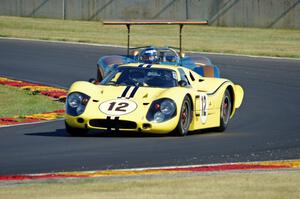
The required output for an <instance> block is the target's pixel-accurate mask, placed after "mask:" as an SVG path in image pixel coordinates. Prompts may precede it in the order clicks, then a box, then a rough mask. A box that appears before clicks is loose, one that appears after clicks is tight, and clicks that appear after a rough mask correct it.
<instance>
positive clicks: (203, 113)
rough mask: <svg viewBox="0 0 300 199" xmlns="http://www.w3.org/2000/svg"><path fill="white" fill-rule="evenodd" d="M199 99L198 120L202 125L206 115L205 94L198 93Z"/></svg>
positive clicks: (206, 101) (206, 99)
mask: <svg viewBox="0 0 300 199" xmlns="http://www.w3.org/2000/svg"><path fill="white" fill-rule="evenodd" d="M199 94H200V95H199V97H200V120H201V122H202V124H204V123H205V122H206V119H207V115H208V97H207V94H206V93H199Z"/></svg>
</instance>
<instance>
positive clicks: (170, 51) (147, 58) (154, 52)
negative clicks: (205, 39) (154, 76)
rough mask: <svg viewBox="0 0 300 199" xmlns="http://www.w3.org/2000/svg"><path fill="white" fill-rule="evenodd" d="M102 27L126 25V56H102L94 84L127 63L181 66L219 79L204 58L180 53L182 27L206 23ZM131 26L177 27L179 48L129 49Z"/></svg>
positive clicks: (217, 70)
mask: <svg viewBox="0 0 300 199" xmlns="http://www.w3.org/2000/svg"><path fill="white" fill-rule="evenodd" d="M103 24H104V25H126V27H127V29H128V44H127V55H110V56H103V57H101V58H100V59H99V60H98V62H97V78H96V83H97V82H101V81H102V80H103V79H104V77H106V76H107V75H108V74H110V73H111V72H113V71H114V70H116V69H117V67H118V66H119V65H123V64H128V63H140V64H141V67H142V66H143V65H145V66H143V67H147V66H146V65H147V64H150V65H151V64H165V65H174V66H182V67H186V68H189V69H191V70H193V71H194V72H196V73H198V74H200V75H201V76H203V77H215V78H219V77H220V72H219V68H218V67H217V66H215V65H214V64H212V62H211V61H210V60H209V59H208V58H207V57H204V56H200V55H190V56H186V55H185V54H184V53H183V52H182V47H181V43H182V42H181V39H182V36H181V32H182V28H183V25H207V22H178V21H175V22H170V21H125V22H124V21H122V22H111V21H110V22H103ZM131 25H179V26H180V37H179V39H180V42H179V44H180V47H179V49H177V48H174V47H155V46H144V47H137V48H130V45H129V43H130V26H131Z"/></svg>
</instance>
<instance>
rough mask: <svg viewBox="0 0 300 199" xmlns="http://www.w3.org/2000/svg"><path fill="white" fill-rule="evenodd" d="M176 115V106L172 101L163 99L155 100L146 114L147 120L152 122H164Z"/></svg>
mask: <svg viewBox="0 0 300 199" xmlns="http://www.w3.org/2000/svg"><path fill="white" fill-rule="evenodd" d="M175 115H176V104H175V102H174V101H173V100H171V99H168V98H163V99H159V100H155V101H154V102H153V103H152V104H151V106H150V108H149V110H148V113H147V120H148V121H153V122H157V123H160V122H165V121H167V120H169V119H171V118H173V117H174V116H175Z"/></svg>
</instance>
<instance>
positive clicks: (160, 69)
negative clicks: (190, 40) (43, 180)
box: [65, 21, 244, 136]
mask: <svg viewBox="0 0 300 199" xmlns="http://www.w3.org/2000/svg"><path fill="white" fill-rule="evenodd" d="M104 24H106V25H126V27H127V29H128V44H127V55H126V56H119V55H114V56H104V57H102V58H101V59H99V61H98V63H97V79H96V80H91V81H90V82H84V81H79V82H75V83H74V84H73V85H72V86H71V88H70V90H69V93H68V96H67V100H66V116H65V124H66V130H67V132H68V133H70V134H71V135H74V136H81V135H85V134H87V132H88V130H89V129H99V130H105V131H131V132H145V133H156V134H167V133H171V132H174V133H176V134H177V135H181V136H184V135H186V134H187V133H188V132H189V131H197V130H200V129H207V128H215V129H216V130H218V131H224V130H225V129H226V127H227V125H228V122H229V119H230V118H231V117H233V115H234V113H235V111H236V109H237V108H239V107H240V105H241V103H242V100H243V96H244V91H243V89H242V87H241V86H239V85H235V84H233V83H232V82H231V81H230V80H227V79H222V78H219V77H220V75H219V69H218V67H217V66H215V65H213V64H212V63H211V62H210V60H209V59H207V58H205V57H201V56H196V57H195V56H194V57H189V56H184V53H183V52H182V48H181V43H182V42H181V38H182V37H181V31H182V28H183V25H206V24H207V22H178V21H174V22H171V21H125V22H124V21H121V22H118V21H117V22H116V21H114V22H104ZM131 25H179V27H180V29H179V31H180V32H179V33H180V34H179V39H180V42H179V44H180V46H179V53H178V52H176V50H174V49H172V48H169V47H164V48H156V47H152V46H150V47H142V48H138V49H140V50H139V51H134V52H133V55H130V53H129V52H130V48H129V47H130V45H129V41H130V39H129V38H130V37H129V36H130V26H131ZM135 49H137V48H135Z"/></svg>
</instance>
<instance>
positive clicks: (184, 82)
mask: <svg viewBox="0 0 300 199" xmlns="http://www.w3.org/2000/svg"><path fill="white" fill-rule="evenodd" d="M178 85H179V86H180V87H186V86H187V82H186V81H185V80H180V81H179V82H178Z"/></svg>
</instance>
